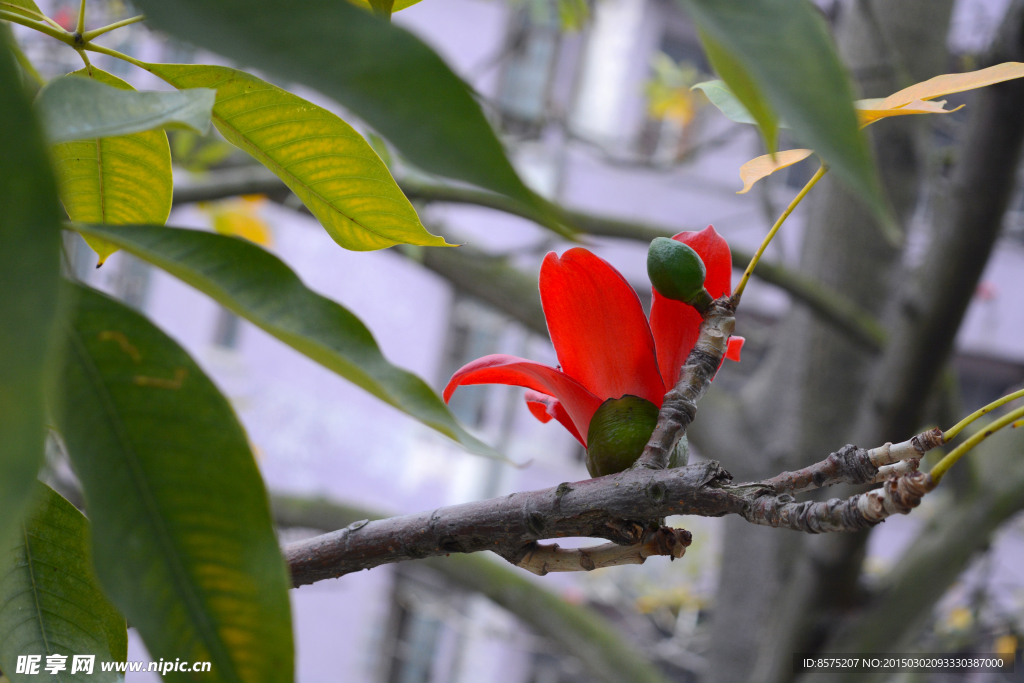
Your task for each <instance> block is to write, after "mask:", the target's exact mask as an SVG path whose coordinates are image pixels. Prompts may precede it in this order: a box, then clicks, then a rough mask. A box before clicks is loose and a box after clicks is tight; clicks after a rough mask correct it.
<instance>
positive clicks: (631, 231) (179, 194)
mask: <svg viewBox="0 0 1024 683" xmlns="http://www.w3.org/2000/svg"><path fill="white" fill-rule="evenodd" d="M401 187H402V191H403V192H405V193H406V196H408V197H409V198H410V199H414V200H419V201H424V202H448V203H458V204H473V205H475V206H483V207H486V208H491V209H495V210H497V211H503V212H505V213H509V214H512V215H515V216H519V217H521V218H526V219H527V220H536V219H537V218H536V214H535V213H534V212H533V211H532V210H531V209H530V208H529V207H526V206H523V205H522V204H519V203H517V202H514V201H512V200H510V199H507V198H505V197H502V196H501V195H497V194H493V193H490V192H483V191H480V190H473V189H470V188H462V187H452V186H446V185H436V184H435V185H426V184H423V183H412V182H408V181H402V182H401ZM288 193H289V190H288V188H287V186H286V185H285V184H284V183H283V182H282V181H281V179H280V178H278V177H277V176H275V175H274V174H273V173H272V172H270V171H269V170H267V169H266V168H264V167H262V166H245V167H242V168H235V169H224V170H219V171H217V172H216V175H215V176H214V177H213V178H210V179H205V180H202V181H199V182H194V183H185V184H180V185H177V186H176V187H175V188H174V203H175V204H187V203H190V202H201V201H213V200H216V199H223V198H225V197H234V196H237V195H243V194H266V195H268V196H271V197H272V198H274V199H278V200H283V199H284V198H285V197H286V196H287V195H288ZM558 211H559V213H560V215H561V216H562V218H563V219H564V220H565V221H566V222H567V223H568V224H570V225H572V226H573V227H575V228H577V229H578V230H581V231H583V232H585V233H588V234H591V235H595V236H599V237H613V238H620V239H629V240H638V241H641V242H650V241H651V240H653V239H654V238H655V237H671V236H672V235H674V234H675V233H677V232H679V231H680V230H682V229H684V228H678V229H674V230H673V229H670V228H668V227H666V226H660V225H652V224H647V223H640V222H634V221H625V220H621V219H617V218H610V217H607V216H597V215H593V214H588V213H585V212H580V211H573V210H571V209H566V208H564V207H562V208H558ZM432 251H438V250H432ZM447 251H448V252H450V253H449V256H450V258H449V259H448V262H451V263H454V262H456V261H457V260H458V258H459V256H460V255H459V254H457V253H456V252H457V251H458V250H447ZM751 256H752V254H751V253H750V252H747V251H744V250H742V249H737V248H735V247H733V248H732V259H733V261H734V262H735V263H745V262H748V261H750V259H751ZM448 262H446V263H445V265H446V266H447V265H451V264H450V263H448ZM467 262H468V259H464V260H463V261H462V262H461V263H462V264H466V263H467ZM424 265H426V266H427V267H429V268H432V269H434V270H437V271H438V272H440V273H441V274H442V275H445V276H446V277H447V274H448V273H450V272H451V270H450V269H448V268H434V267H433V265H432V263H431V262H430V261H429V260H424ZM508 270H510V271H511V270H514V269H511V268H509V269H508ZM442 271H443V272H442ZM754 276H755V277H757V278H759V279H761V280H763V281H764V282H767V283H769V284H772V285H775V286H776V287H779V288H780V289H783V290H785V291H786V292H787V293H789V295H790V296H792V297H793V299H794V300H795V301H797V302H799V303H801V304H803V305H805V306H807V307H808V308H810V309H811V310H812V311H814V312H815V313H816V314H817V315H819V316H821V317H822V319H824V320H826V321H828V322H829V323H831V324H832V325H835V326H836V328H838V329H839V330H841V331H842V332H844V333H845V334H847V335H849V336H850V337H851V338H852V339H854V340H856V341H857V342H858V343H860V344H863V345H864V346H865V347H866V348H868V349H870V350H871V351H874V352H877V351H880V350H881V348H882V346H883V345H884V343H885V330H884V328H883V327H882V326H881V325H880V324H879V323H878V321H876V320H875V319H874V317H873V316H871V315H870V314H869V313H867V312H866V311H864V310H863V309H862V308H861V307H859V306H858V305H856V304H855V303H853V302H852V301H850V300H849V299H847V298H846V297H844V296H843V295H841V294H839V293H838V292H835V291H833V290H830V289H829V288H828V287H826V286H824V285H822V284H821V283H818V282H815V281H814V280H811V279H809V278H807V277H804V276H802V275H800V274H799V273H795V272H793V271H791V270H789V269H787V268H785V267H783V266H780V265H777V264H774V263H770V262H766V261H761V262H759V263H758V266H757V270H756V271H755V272H754ZM524 277H529V276H526V275H525V274H524ZM473 282H474V283H475V282H479V278H477V279H475V280H473ZM464 286H465V285H464ZM482 298H484V297H482ZM498 307H499V308H500V309H502V310H504V308H502V306H498ZM538 308H539V304H538ZM506 312H509V311H506ZM524 322H525V321H524ZM527 325H528V326H530V323H529V322H528V323H527Z"/></svg>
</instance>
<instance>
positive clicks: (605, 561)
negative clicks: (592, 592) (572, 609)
mask: <svg viewBox="0 0 1024 683" xmlns="http://www.w3.org/2000/svg"><path fill="white" fill-rule="evenodd" d="M692 540H693V539H692V537H691V535H690V532H689V531H686V530H685V529H673V528H671V527H665V526H663V527H658V526H653V527H651V528H650V529H649V530H648V531H647V533H645V534H644V537H643V538H642V539H641V541H640V542H639V543H636V544H633V545H618V544H617V543H603V544H601V545H598V546H593V547H590V548H559V547H558V544H557V543H552V544H550V545H549V544H544V543H537V542H533V543H527V544H526V545H525V546H523V547H522V548H521V549H520V550H519V551H518V552H516V553H512V554H509V555H505V556H504V557H505V559H506V560H508V561H509V562H511V563H512V564H514V565H515V566H517V567H521V568H523V569H525V570H527V571H529V572H533V573H534V574H537V575H538V576H544V575H545V574H547V573H549V572H578V571H587V572H589V571H593V570H595V569H603V568H605V567H620V566H622V565H626V564H643V563H644V562H645V561H646V560H647V558H648V557H653V556H655V555H665V556H668V557H670V558H671V559H673V560H675V559H678V558H680V557H682V556H683V555H684V554H685V553H686V548H687V547H688V546H689V545H690V543H691V541H692Z"/></svg>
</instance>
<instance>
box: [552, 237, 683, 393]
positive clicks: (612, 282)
mask: <svg viewBox="0 0 1024 683" xmlns="http://www.w3.org/2000/svg"><path fill="white" fill-rule="evenodd" d="M540 299H541V303H542V304H543V305H544V317H545V318H546V319H547V323H548V332H549V333H550V334H551V342H552V343H553V344H554V346H555V353H557V354H558V361H559V362H560V363H561V366H562V372H564V373H565V374H567V375H569V376H570V377H572V378H573V379H575V380H576V381H578V382H579V383H580V384H582V385H583V386H584V387H586V388H587V389H588V390H589V391H590V392H591V393H592V394H594V395H596V396H599V397H600V398H602V399H607V398H621V397H623V396H625V395H626V394H632V395H634V396H639V397H641V398H645V399H647V400H648V401H651V402H652V403H654V404H655V405H657V406H659V407H660V406H661V403H662V400H663V399H664V394H665V389H664V385H663V384H662V382H661V374H660V373H659V372H658V361H657V357H656V356H655V348H654V337H652V336H651V328H650V326H649V325H648V324H647V318H646V317H645V316H644V310H643V307H642V306H641V305H640V299H639V297H637V295H636V292H635V291H633V288H632V287H631V286H630V284H629V283H628V282H626V279H625V278H623V277H622V275H620V274H619V271H617V270H615V268H613V267H612V266H611V264H609V263H608V262H607V261H605V260H604V259H602V258H599V257H597V256H595V255H594V254H592V253H590V252H589V251H587V250H586V249H581V248H579V247H577V248H575V249H570V250H568V251H566V252H565V253H564V254H562V256H561V258H559V257H558V255H557V254H555V253H554V252H552V253H550V254H548V255H547V257H546V258H545V259H544V264H543V265H542V266H541V269H540ZM559 398H561V397H559ZM570 412H571V411H570Z"/></svg>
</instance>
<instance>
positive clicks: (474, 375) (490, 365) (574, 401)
mask: <svg viewBox="0 0 1024 683" xmlns="http://www.w3.org/2000/svg"><path fill="white" fill-rule="evenodd" d="M463 384H508V385H511V386H516V387H526V388H527V389H533V390H534V391H539V392H541V393H543V394H547V395H549V396H554V397H555V398H557V399H558V401H559V403H560V404H561V405H562V406H563V410H564V411H565V412H566V414H567V415H568V416H569V418H570V420H571V422H572V423H573V425H574V426H575V428H576V433H575V434H573V436H575V437H576V438H577V439H579V438H580V436H579V435H580V434H586V433H587V429H588V428H589V427H590V418H592V417H593V416H594V413H595V412H597V409H598V408H599V407H601V399H599V398H598V397H597V396H594V395H593V394H592V393H590V392H589V391H587V390H586V389H585V388H583V387H582V386H580V384H579V383H578V382H576V380H574V379H573V378H572V377H569V376H568V375H566V374H565V373H563V372H559V371H558V370H556V369H554V368H551V367H548V366H547V365H541V364H540V363H535V362H533V361H530V360H526V359H525V358H516V357H515V356H506V355H502V354H494V355H491V356H484V357H483V358H478V359H476V360H475V361H473V362H472V363H468V364H467V365H464V366H463V367H462V368H461V369H460V370H459V371H458V372H456V373H455V374H454V375H452V378H451V380H449V381H448V386H446V387H445V388H444V393H443V396H444V400H445V403H447V402H448V400H449V399H450V398H451V397H452V394H453V393H455V389H456V388H458V387H459V386H460V385H463ZM534 414H536V413H534ZM554 417H555V419H558V415H555V416H554ZM559 421H560V422H561V420H559ZM569 431H572V430H569ZM580 442H581V443H582V442H583V440H582V439H580Z"/></svg>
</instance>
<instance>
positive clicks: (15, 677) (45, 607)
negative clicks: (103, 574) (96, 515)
mask: <svg viewBox="0 0 1024 683" xmlns="http://www.w3.org/2000/svg"><path fill="white" fill-rule="evenodd" d="M34 493H35V501H34V509H33V511H32V514H31V515H29V516H28V518H27V519H26V520H25V521H24V522H23V523H22V524H21V528H20V529H19V533H17V534H16V535H15V536H14V542H13V543H12V544H11V547H10V548H6V547H5V548H3V551H2V552H0V668H2V669H3V671H4V672H6V673H7V675H8V678H10V679H11V681H12V683H30V682H31V681H35V680H38V679H39V674H43V675H44V676H45V675H46V674H45V671H44V667H45V666H46V658H47V657H48V656H50V655H59V656H63V657H65V658H66V659H64V660H63V665H64V667H65V670H64V671H62V672H61V675H60V676H59V678H58V680H60V681H68V682H69V683H71V682H79V681H80V682H82V683H86V682H95V683H113V682H114V681H117V680H118V674H117V673H114V672H106V673H104V672H103V670H102V664H103V662H123V661H125V659H126V658H127V656H128V629H127V626H126V624H125V620H124V617H123V616H121V615H120V614H119V613H118V611H117V610H116V609H115V608H114V606H113V605H111V604H110V601H108V600H107V598H106V596H104V595H103V593H102V592H101V591H100V588H99V584H98V583H97V581H96V577H95V574H94V572H93V567H92V557H91V554H90V550H89V522H88V521H87V520H86V519H85V516H84V515H82V513H81V512H79V511H78V510H76V509H75V506H74V505H72V504H71V503H69V502H68V501H66V500H64V498H62V497H61V496H60V495H59V494H58V493H57V492H56V491H54V490H53V489H51V488H50V487H49V486H46V485H45V484H41V483H37V484H36V485H35V487H34ZM75 655H93V656H94V657H95V659H94V660H93V662H92V671H87V670H85V669H76V662H75V659H74V657H75ZM32 656H35V657H39V659H37V660H36V662H37V663H38V671H37V672H36V673H35V674H32V673H23V674H19V673H17V666H16V665H17V661H18V657H32Z"/></svg>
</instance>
